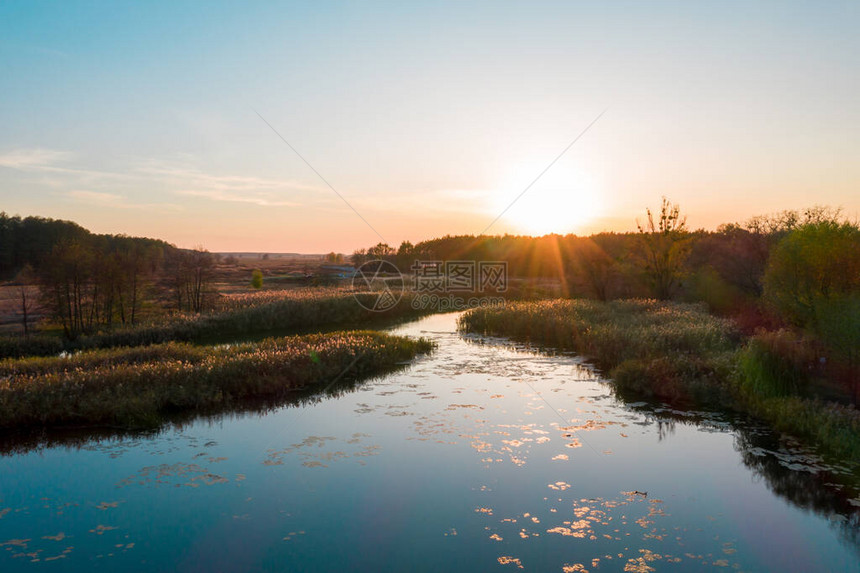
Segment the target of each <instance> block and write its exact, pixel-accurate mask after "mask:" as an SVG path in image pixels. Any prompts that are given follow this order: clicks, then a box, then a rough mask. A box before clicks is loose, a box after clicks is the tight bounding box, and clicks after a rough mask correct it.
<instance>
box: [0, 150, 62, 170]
mask: <svg viewBox="0 0 860 573" xmlns="http://www.w3.org/2000/svg"><path fill="white" fill-rule="evenodd" d="M72 157H73V154H72V153H70V152H68V151H59V150H56V149H44V148H40V147H37V148H31V149H13V150H12V151H7V152H6V153H2V154H0V166H2V167H8V168H10V169H20V170H25V171H30V170H45V169H46V168H50V167H52V166H53V165H54V164H56V163H62V162H64V161H68V160H69V159H71V158H72Z"/></svg>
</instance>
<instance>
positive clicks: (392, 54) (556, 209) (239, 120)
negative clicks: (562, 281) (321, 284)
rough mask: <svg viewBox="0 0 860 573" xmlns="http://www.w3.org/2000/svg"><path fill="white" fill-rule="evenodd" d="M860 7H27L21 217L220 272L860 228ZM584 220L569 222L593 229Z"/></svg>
mask: <svg viewBox="0 0 860 573" xmlns="http://www.w3.org/2000/svg"><path fill="white" fill-rule="evenodd" d="M858 29H860V4H858V3H857V2H757V3H745V2H695V3H689V2H656V3H651V2H649V3H643V2H622V3H605V2H600V3H597V2H594V3H591V2H529V3H513V2H488V3H468V4H464V3H453V2H452V3H446V2H413V3H403V2H400V3H398V2H385V3H382V2H361V3H358V2H343V3H301V4H299V3H280V4H274V3H271V4H270V3H254V2H249V3H241V4H239V3H218V2H209V3H203V2H199V3H197V2H195V3H181V2H153V3H139V4H136V3H119V2H110V3H98V2H87V3H79V2H56V3H48V2H4V3H2V4H0V89H2V93H3V97H2V99H0V125H2V126H3V129H2V130H0V210H5V211H7V212H10V213H19V214H22V215H29V214H38V215H43V216H50V217H56V218H66V219H72V220H75V221H77V222H79V223H81V224H83V225H84V226H87V227H89V228H91V229H93V230H95V231H99V232H125V233H130V234H136V235H149V236H156V237H160V238H164V239H167V240H169V241H172V242H175V243H177V244H180V245H182V246H191V245H196V244H202V245H204V246H206V247H208V248H210V249H212V250H260V251H264V250H269V251H303V252H325V251H330V250H337V251H344V252H351V251H352V250H353V249H354V248H357V247H360V246H366V245H368V244H371V243H373V242H375V241H376V240H378V237H377V236H376V234H375V233H374V232H373V231H372V230H371V229H369V228H368V227H367V226H366V225H365V224H364V223H363V222H362V221H361V219H360V218H358V217H357V216H356V215H355V214H354V213H353V212H352V211H351V210H350V209H349V207H347V206H346V205H344V203H343V202H342V201H341V200H340V199H339V198H338V197H337V195H335V194H334V193H333V192H332V191H331V190H330V189H328V188H327V187H326V186H325V184H324V183H323V182H321V181H320V180H319V179H318V178H317V176H316V175H315V174H314V173H313V172H312V171H311V170H310V169H309V168H308V167H307V166H306V165H305V164H304V163H303V162H302V161H301V160H300V159H299V158H298V157H296V156H295V154H293V152H292V151H291V150H290V149H289V148H288V147H287V146H286V145H284V143H283V142H282V141H280V140H279V139H278V137H277V136H276V135H275V134H274V133H273V132H272V131H271V130H270V129H269V128H268V127H267V126H266V125H265V123H263V122H262V121H261V120H260V118H259V117H258V116H257V115H256V113H255V112H259V113H260V114H261V115H262V116H263V117H265V118H266V119H267V120H268V121H269V122H270V123H271V124H272V125H273V126H275V127H276V128H277V130H278V131H279V132H280V133H281V134H282V135H283V136H284V137H285V138H286V139H287V140H288V141H289V142H290V143H291V144H292V145H293V146H295V147H296V148H297V149H298V150H299V151H300V152H301V153H302V154H303V155H304V157H305V158H307V160H308V161H309V162H310V163H311V164H312V165H313V166H314V167H315V168H316V169H317V170H318V171H319V172H320V173H322V174H323V175H324V176H325V178H326V179H327V180H328V181H329V182H330V183H331V184H332V185H333V186H334V187H335V188H336V189H337V190H338V191H339V192H340V193H341V194H342V195H343V196H344V197H346V198H347V200H349V202H350V203H351V204H352V205H353V206H354V207H355V208H356V209H357V210H358V211H360V212H361V213H362V215H363V216H364V217H365V218H366V219H367V220H368V221H369V222H370V223H371V225H372V226H373V227H374V228H375V229H377V230H378V232H379V233H380V234H381V235H382V236H383V237H384V238H385V239H386V240H387V241H388V242H389V243H392V244H398V243H399V242H400V241H401V240H404V239H409V240H412V241H417V240H421V239H424V238H430V237H433V236H439V235H444V234H447V233H452V234H453V233H475V232H479V231H481V230H482V229H484V228H485V227H486V225H487V224H489V223H490V221H492V220H493V219H494V218H495V216H496V215H497V214H498V213H499V212H500V211H501V210H502V209H503V208H504V207H505V206H506V205H507V204H509V203H510V201H511V200H512V199H513V198H514V197H515V196H517V195H518V194H519V192H520V191H522V189H523V188H524V187H525V186H526V185H527V184H528V183H529V182H530V181H531V180H532V179H533V178H534V177H535V176H536V175H537V174H538V173H539V172H540V171H541V170H542V169H543V168H544V167H545V166H546V165H547V164H548V163H549V162H550V161H551V160H552V159H553V158H554V157H555V156H556V155H557V154H558V153H559V152H560V151H561V150H562V149H563V148H564V147H565V146H566V145H567V144H568V143H570V141H571V140H572V139H573V137H574V136H575V135H576V134H577V133H579V132H580V131H581V130H582V129H583V127H585V126H586V125H587V124H588V123H589V122H591V121H592V120H593V119H594V117H596V116H597V115H598V114H599V113H600V112H601V111H603V110H604V109H606V110H607V111H606V114H605V115H604V116H603V117H602V118H601V119H600V120H599V121H598V122H597V123H596V124H595V125H594V126H593V128H592V129H591V130H590V131H589V132H588V133H587V134H586V135H585V136H583V138H582V139H581V140H580V141H578V142H577V144H576V145H574V146H573V147H572V148H571V150H570V151H569V152H568V153H567V154H566V155H565V156H564V157H563V158H562V159H561V160H560V161H559V162H558V163H557V164H556V165H555V166H553V168H552V169H551V170H550V171H549V172H548V173H547V175H546V176H545V177H544V178H542V179H541V181H539V182H538V184H536V185H535V186H534V187H533V188H532V189H530V190H529V192H528V193H527V194H526V195H525V196H524V197H523V199H522V200H521V201H520V202H518V203H517V204H515V205H514V206H513V207H512V208H511V209H510V210H509V212H508V213H507V214H506V217H504V218H503V219H502V220H500V221H499V222H498V223H496V224H495V225H494V226H493V227H492V229H491V231H492V232H508V231H509V232H535V233H539V232H546V231H558V232H571V231H572V232H579V233H588V232H592V231H595V230H600V229H610V230H632V229H635V219H636V217H637V216H640V217H641V215H642V214H643V213H644V209H645V207H648V206H655V205H658V204H659V201H660V196H661V195H667V196H669V197H670V198H671V199H672V200H674V201H676V202H678V203H680V204H681V206H682V209H683V210H684V211H685V212H686V213H687V214H688V216H689V222H690V224H691V225H692V226H694V227H705V228H713V227H715V226H716V225H718V224H719V223H722V222H729V221H736V220H743V219H745V218H747V217H749V216H751V215H755V214H760V213H768V212H773V211H777V210H781V209H786V208H803V207H805V206H810V205H813V204H828V205H833V206H841V207H843V208H844V209H845V211H846V213H848V214H849V215H851V216H856V214H857V213H858V211H860V198H858V197H860V193H858V181H860V162H858V161H857V157H858V155H860V154H858V152H859V151H860V103H858V102H860V98H858V94H860V61H858V59H860V57H858V54H860V39H858V38H860V34H857V30H858ZM568 214H569V215H568Z"/></svg>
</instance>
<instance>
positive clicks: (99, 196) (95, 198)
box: [65, 189, 183, 212]
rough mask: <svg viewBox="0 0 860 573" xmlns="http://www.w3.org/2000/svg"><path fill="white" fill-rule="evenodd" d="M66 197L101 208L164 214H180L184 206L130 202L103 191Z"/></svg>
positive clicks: (81, 192) (71, 194)
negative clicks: (165, 212) (150, 211)
mask: <svg viewBox="0 0 860 573" xmlns="http://www.w3.org/2000/svg"><path fill="white" fill-rule="evenodd" d="M65 195H66V196H67V197H69V198H71V199H74V200H76V201H78V202H81V203H87V204H90V205H95V206H99V207H111V208H114V209H145V210H152V211H162V212H164V211H168V212H170V211H172V212H179V211H182V210H183V207H182V205H177V204H175V203H138V202H134V201H130V200H129V199H128V198H127V197H125V196H123V195H120V194H118V193H103V192H101V191H88V190H84V189H76V190H74V191H69V192H67V193H66V194H65Z"/></svg>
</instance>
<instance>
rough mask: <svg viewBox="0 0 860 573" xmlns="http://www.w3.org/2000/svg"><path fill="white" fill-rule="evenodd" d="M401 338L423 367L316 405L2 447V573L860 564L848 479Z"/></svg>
mask: <svg viewBox="0 0 860 573" xmlns="http://www.w3.org/2000/svg"><path fill="white" fill-rule="evenodd" d="M398 333H401V334H409V335H420V336H425V337H430V338H432V339H434V340H435V341H436V342H437V344H438V348H437V350H436V352H435V353H434V354H433V355H431V356H429V357H427V358H423V359H421V360H419V361H418V362H416V363H415V364H413V365H412V366H410V367H409V368H408V369H406V370H403V371H400V372H398V373H395V374H393V375H390V376H387V377H383V378H378V379H375V380H371V381H368V382H366V383H363V384H349V383H347V384H344V385H343V386H341V387H339V388H337V389H333V390H332V392H331V393H330V394H329V395H327V396H315V395H305V396H296V397H294V400H292V401H290V402H289V403H287V404H284V403H278V402H270V403H265V402H264V403H260V404H256V405H246V406H245V407H243V408H241V409H238V410H235V411H230V412H221V413H218V414H213V415H211V416H208V417H204V418H198V419H177V420H173V421H171V423H170V424H169V425H168V426H166V427H164V428H162V429H161V430H160V431H158V432H155V433H150V434H122V433H117V432H114V431H111V430H107V431H105V430H102V433H97V432H94V431H91V432H79V433H78V434H76V435H72V434H69V433H66V434H63V435H50V436H41V437H39V436H37V437H34V438H29V441H27V440H19V441H18V442H17V444H15V443H13V444H12V445H8V446H4V447H5V453H6V455H5V456H4V457H2V458H0V475H2V476H3V478H4V479H3V480H0V544H3V545H2V546H0V569H2V570H4V571H6V570H28V568H29V566H30V565H31V563H30V562H31V561H34V560H38V561H37V562H41V561H45V560H47V559H49V558H51V559H62V560H63V561H64V565H66V566H67V568H68V569H71V570H80V571H90V570H92V569H93V568H94V564H98V563H100V562H102V561H103V562H104V563H105V564H104V565H103V567H105V568H109V569H112V570H124V571H150V570H173V569H190V570H218V569H224V568H230V569H242V568H245V569H247V570H284V569H291V570H318V571H338V570H344V569H347V570H368V571H370V570H416V569H419V570H420V569H426V570H449V571H476V570H488V569H494V568H497V569H500V570H505V569H508V570H533V571H593V570H627V571H650V570H653V569H675V570H681V571H697V570H701V569H704V568H716V567H728V568H736V569H741V570H761V569H779V568H783V569H792V568H793V569H802V570H810V569H819V570H821V569H825V570H827V569H829V570H853V569H857V568H858V565H860V559H858V555H857V547H858V540H857V535H856V530H857V526H858V523H857V512H856V510H857V508H855V506H854V505H852V501H854V502H858V500H856V499H855V498H856V495H857V494H856V491H855V490H853V489H852V486H851V484H850V480H849V479H848V478H849V477H850V468H844V467H840V466H833V465H828V464H825V463H824V462H822V461H821V460H819V459H818V458H816V457H815V456H812V455H810V453H809V452H805V451H803V450H800V449H798V448H797V447H796V445H794V444H791V443H790V442H785V441H780V440H779V439H778V437H776V436H774V435H773V434H772V433H770V432H767V431H765V430H764V429H763V428H762V427H761V426H759V425H757V424H756V423H755V422H754V421H751V420H748V419H745V418H743V417H738V416H733V415H732V414H731V413H730V412H723V411H719V410H714V411H704V410H703V411H688V410H681V409H678V408H673V407H671V406H669V405H666V404H661V403H653V402H644V401H635V400H634V399H628V401H626V402H625V401H624V400H622V398H621V397H618V396H615V395H614V394H613V387H612V386H611V385H610V384H607V383H605V382H604V381H602V380H601V379H600V376H599V374H598V373H597V372H595V371H594V370H593V369H591V368H589V367H588V366H587V365H584V364H583V363H582V361H581V360H580V359H578V358H577V357H575V356H571V355H569V354H564V353H556V354H555V355H553V356H549V355H546V354H542V353H539V352H536V351H535V349H529V348H524V347H521V346H519V345H515V344H512V343H510V342H508V341H499V340H494V339H479V338H476V337H466V338H464V337H461V336H460V335H459V334H457V333H456V332H455V330H454V319H453V317H452V316H436V317H430V318H427V319H423V320H422V321H420V322H418V323H415V324H410V325H405V326H401V327H400V328H399V329H398ZM16 448H17V449H16ZM33 448H39V451H38V452H36V451H34V450H33ZM846 472H847V473H846ZM6 476H14V479H12V480H9V479H6ZM858 503H860V502H858ZM762 547H763V548H765V550H760V548H762ZM775 547H776V548H779V551H774V548H775ZM849 547H850V549H848V548H849ZM65 551H67V552H66V553H64V552H65ZM61 555H64V557H60V556H61Z"/></svg>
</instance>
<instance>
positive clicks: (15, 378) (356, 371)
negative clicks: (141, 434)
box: [0, 331, 431, 429]
mask: <svg viewBox="0 0 860 573" xmlns="http://www.w3.org/2000/svg"><path fill="white" fill-rule="evenodd" d="M430 348H431V345H430V343H429V342H428V341H426V340H413V339H408V338H403V337H396V336H391V335H386V334H382V333H378V332H369V331H359V332H349V333H343V332H342V333H331V334H317V335H308V336H291V337H284V338H271V339H267V340H264V341H262V342H260V343H246V344H239V345H232V346H229V347H226V346H222V347H199V346H192V345H189V344H182V343H175V342H173V343H167V344H159V345H153V346H148V347H145V348H118V349H110V350H96V351H89V352H81V353H79V354H74V355H72V356H70V357H68V358H59V357H53V358H26V359H16V360H4V361H0V428H7V429H8V428H21V427H27V426H42V427H44V426H66V425H117V426H124V427H129V426H131V427H153V426H157V425H159V424H160V423H162V421H163V418H164V416H166V415H169V414H171V413H177V412H194V411H199V412H213V411H217V410H219V409H224V408H229V407H231V406H233V405H235V404H237V403H239V402H241V401H242V400H245V399H252V398H278V397H280V396H284V395H286V394H287V393H289V392H290V391H293V390H296V389H300V388H305V387H310V386H313V385H324V384H328V383H330V382H332V381H334V380H335V379H338V378H343V379H351V380H355V379H361V378H366V377H369V376H373V375H378V374H381V373H384V372H386V371H389V370H392V369H394V368H396V367H397V366H398V364H400V363H402V362H404V361H407V360H410V359H412V358H414V357H415V356H416V355H417V354H419V353H424V352H428V351H429V350H430Z"/></svg>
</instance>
